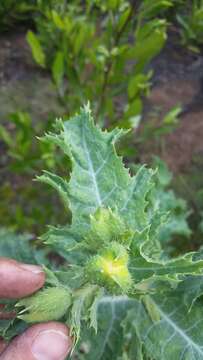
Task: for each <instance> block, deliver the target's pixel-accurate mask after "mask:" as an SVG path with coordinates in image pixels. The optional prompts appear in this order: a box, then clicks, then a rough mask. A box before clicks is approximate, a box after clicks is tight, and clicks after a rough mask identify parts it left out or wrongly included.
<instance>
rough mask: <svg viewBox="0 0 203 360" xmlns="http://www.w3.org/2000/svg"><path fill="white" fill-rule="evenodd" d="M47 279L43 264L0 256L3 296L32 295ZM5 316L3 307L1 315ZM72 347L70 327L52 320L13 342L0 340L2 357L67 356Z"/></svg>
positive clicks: (43, 359)
mask: <svg viewBox="0 0 203 360" xmlns="http://www.w3.org/2000/svg"><path fill="white" fill-rule="evenodd" d="M44 281H45V274H44V272H43V270H42V268H41V267H40V266H35V265H27V264H22V263H19V262H17V261H15V260H11V259H6V258H0V298H7V299H15V298H22V297H25V296H28V295H31V294H32V293H34V292H35V291H37V290H39V289H40V288H41V287H42V286H43V285H44ZM2 316H3V313H2V312H1V309H0V319H1V317H2ZM4 316H5V314H4ZM70 349H71V338H70V336H69V332H68V328H67V327H66V326H65V325H64V324H61V323H58V322H54V321H50V322H47V323H41V324H37V325H33V326H31V327H30V328H29V329H27V330H26V331H25V332H24V333H23V334H21V335H19V336H17V337H16V338H15V339H14V340H12V341H11V343H10V344H9V345H7V344H5V343H4V341H3V340H0V360H11V359H12V360H13V359H15V360H64V359H65V358H66V356H67V355H68V353H69V351H70Z"/></svg>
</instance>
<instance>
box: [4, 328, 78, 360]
mask: <svg viewBox="0 0 203 360" xmlns="http://www.w3.org/2000/svg"><path fill="white" fill-rule="evenodd" d="M71 346H72V342H71V338H70V336H69V331H68V328H67V327H66V326H65V325H64V324H61V323H57V322H48V323H43V324H38V325H33V326H32V327H30V328H29V329H28V330H26V331H25V332H24V333H23V334H22V335H20V336H18V337H17V338H15V339H14V340H13V341H12V342H11V343H10V345H9V346H8V347H7V348H6V350H5V351H4V352H3V354H2V355H0V360H13V359H15V360H65V358H66V357H67V355H68V353H69V352H70V350H71Z"/></svg>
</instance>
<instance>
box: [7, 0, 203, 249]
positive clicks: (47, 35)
mask: <svg viewBox="0 0 203 360" xmlns="http://www.w3.org/2000/svg"><path fill="white" fill-rule="evenodd" d="M0 31H1V38H2V39H7V38H10V36H12V34H14V33H15V32H16V31H17V32H19V33H20V34H23V39H24V40H23V41H24V43H25V44H26V57H28V63H29V66H31V67H32V72H33V73H34V75H33V77H32V79H31V80H32V82H35V74H40V76H42V77H44V78H46V79H48V80H46V81H48V83H49V86H50V87H51V91H52V93H54V98H50V100H49V101H50V102H49V101H48V104H44V99H43V97H42V99H41V104H40V106H42V107H43V105H44V106H45V107H46V111H45V112H44V113H43V114H42V115H41V116H36V114H33V113H32V112H29V111H28V110H29V109H27V108H26V106H21V102H18V101H17V102H16V108H15V109H13V106H12V110H10V111H9V110H8V111H7V112H6V114H4V115H3V116H1V118H0V152H1V159H0V176H1V177H0V219H1V220H0V221H1V225H3V226H6V227H9V228H12V229H14V230H17V231H20V232H22V231H29V232H31V233H32V234H34V235H35V236H38V235H39V234H40V233H41V232H43V231H44V229H45V225H46V224H56V223H58V222H60V223H63V222H64V223H65V222H66V221H67V220H68V215H66V214H64V213H63V210H62V207H61V206H60V204H59V203H58V200H57V198H56V197H55V194H54V192H53V191H52V190H51V189H48V188H47V187H45V186H44V185H41V184H38V183H34V182H33V178H34V177H35V175H36V174H39V173H40V172H41V170H42V169H44V168H46V169H49V170H52V171H54V172H58V173H59V174H61V173H62V174H65V175H67V176H68V173H69V171H70V164H69V162H68V160H67V159H65V158H64V157H62V155H61V154H60V153H59V152H58V150H57V149H56V148H53V146H50V145H49V144H47V143H44V142H41V141H39V140H38V137H41V136H42V135H43V134H44V133H45V132H48V131H49V130H50V129H51V128H52V126H53V123H54V120H55V117H56V116H60V117H61V118H62V119H67V118H68V117H69V116H70V115H72V114H74V113H75V112H76V111H78V109H79V107H80V106H81V105H82V104H83V103H86V102H87V100H89V101H90V102H91V105H92V109H93V112H94V114H95V117H96V119H97V122H98V123H99V124H100V125H101V126H103V127H107V128H109V129H110V128H112V127H115V126H119V127H124V128H126V129H130V130H131V131H130V132H129V134H128V136H127V139H126V140H125V141H124V142H121V143H120V145H119V152H120V153H121V154H122V155H123V156H124V159H125V161H126V163H127V164H128V165H129V166H131V164H132V162H136V163H137V164H138V165H137V166H139V164H140V163H143V162H145V159H147V163H148V164H149V165H152V166H153V167H156V168H158V169H159V172H157V175H156V176H155V183H156V185H155V188H154V193H155V194H156V198H157V206H158V205H161V209H162V210H163V211H168V212H170V213H171V214H172V217H171V222H170V223H168V224H167V225H166V226H165V228H164V229H163V234H162V239H161V241H162V242H163V246H166V247H167V249H168V251H169V252H171V253H173V254H174V253H176V252H179V251H183V250H185V249H186V248H187V249H188V248H189V249H193V248H195V247H198V246H200V245H201V244H202V243H201V236H202V232H203V184H202V182H201V180H200V170H202V162H201V160H200V161H199V160H198V165H197V166H196V167H195V170H194V169H193V168H192V167H190V169H188V171H187V174H184V173H182V172H181V171H180V172H178V173H176V174H175V177H173V176H172V173H171V171H169V169H168V167H167V164H166V163H165V162H164V160H163V159H160V158H159V157H153V156H152V155H153V154H158V155H159V156H160V157H162V154H163V153H164V151H165V152H166V151H167V146H170V143H169V144H168V143H167V141H166V138H167V137H168V136H171V134H173V133H174V132H175V131H176V129H177V128H178V127H179V126H180V122H181V121H182V118H181V117H182V115H183V113H184V111H185V109H184V106H183V105H184V104H180V103H178V101H177V103H175V104H174V106H172V107H170V108H169V109H168V110H167V111H166V112H165V113H164V114H162V113H161V115H160V114H159V109H157V108H156V107H153V108H150V113H148V111H147V109H148V105H147V102H148V99H149V98H150V94H151V91H152V90H153V86H154V83H156V74H155V73H154V69H155V66H154V64H155V61H156V59H157V57H159V56H162V53H163V52H164V49H165V48H167V46H168V43H169V41H168V38H171V37H172V39H173V38H174V37H175V47H177V52H178V51H179V49H180V51H182V52H186V53H189V54H190V55H189V56H190V57H194V56H199V57H198V59H201V54H202V42H203V40H202V39H203V1H202V0H192V1H191V0H154V1H151V0H142V1H135V0H134V1H133V0H132V1H126V0H86V1H82V0H80V1H79V0H74V1H65V0H27V1H25V0H1V3H0ZM14 41H15V40H14ZM194 54H195V55H194ZM198 61H199V60H198ZM14 70H15V69H14ZM26 71H27V73H29V68H28V70H26ZM169 71H170V70H169ZM8 72H9V71H8ZM36 76H38V75H36ZM36 81H37V80H36ZM0 85H1V84H0ZM1 86H3V85H1ZM42 87H43V85H42ZM13 91H14V92H15V84H14V89H13ZM16 92H18V89H16ZM38 92H39V94H41V93H42V88H41V86H39V88H38ZM12 98H13V96H12ZM39 98H40V95H39ZM48 98H49V95H48ZM38 101H39V100H38ZM52 102H55V103H56V104H57V105H56V109H57V111H56V110H54V111H53V109H52ZM8 105H9V104H8ZM36 106H38V104H37V105H36ZM151 144H152V145H151ZM157 149H158V150H157ZM146 154H147V156H146ZM174 162H176V159H175V158H174ZM169 165H170V164H169ZM132 169H133V167H132ZM172 170H173V169H172ZM193 170H194V171H193ZM132 171H133V170H132ZM194 178H195V179H194ZM188 188H189V190H188ZM177 194H179V195H177ZM181 197H182V198H181ZM183 198H184V199H183ZM149 203H150V199H149ZM177 244H178V245H177Z"/></svg>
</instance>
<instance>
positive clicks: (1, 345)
mask: <svg viewBox="0 0 203 360" xmlns="http://www.w3.org/2000/svg"><path fill="white" fill-rule="evenodd" d="M5 347H6V343H5V341H4V340H3V339H1V338H0V354H1V353H2V352H3V350H4V349H5Z"/></svg>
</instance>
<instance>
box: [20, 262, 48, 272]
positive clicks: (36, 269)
mask: <svg viewBox="0 0 203 360" xmlns="http://www.w3.org/2000/svg"><path fill="white" fill-rule="evenodd" d="M19 267H20V268H21V269H24V270H27V271H30V272H32V273H34V274H40V273H42V272H43V270H42V268H41V266H37V265H28V264H19Z"/></svg>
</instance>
